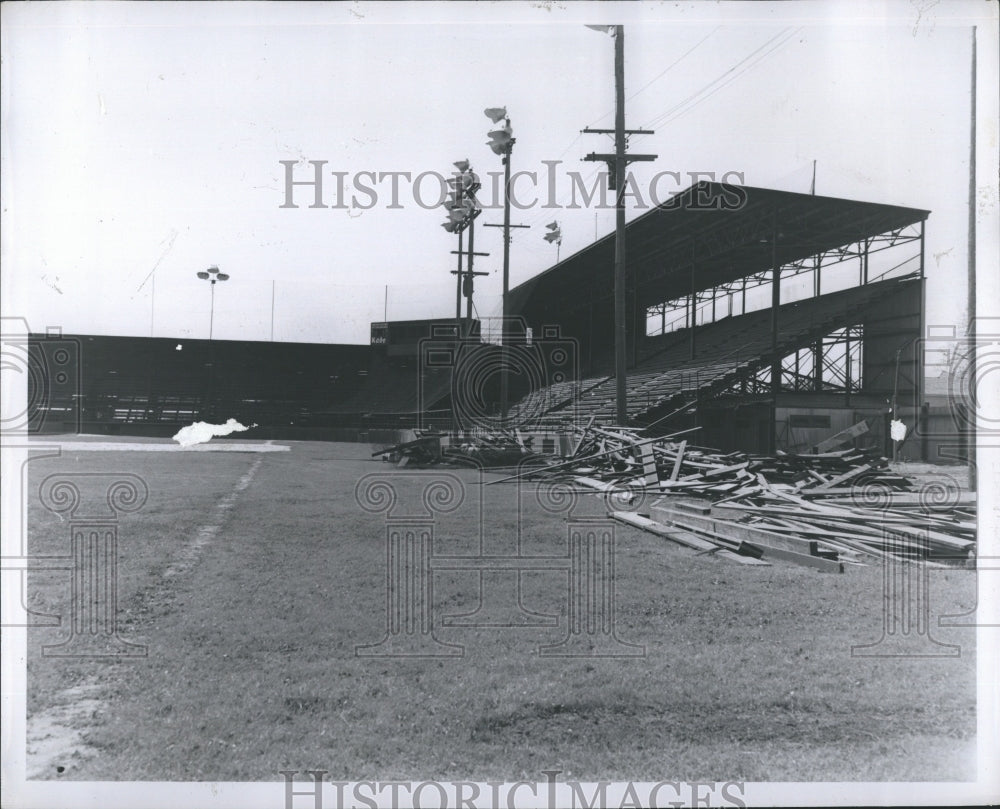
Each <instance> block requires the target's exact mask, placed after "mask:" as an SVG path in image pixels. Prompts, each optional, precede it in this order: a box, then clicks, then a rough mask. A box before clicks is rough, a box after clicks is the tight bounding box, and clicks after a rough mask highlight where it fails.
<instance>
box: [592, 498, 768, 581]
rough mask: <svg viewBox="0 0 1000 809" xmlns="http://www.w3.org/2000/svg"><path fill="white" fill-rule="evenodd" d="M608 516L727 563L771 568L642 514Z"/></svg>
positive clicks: (619, 512) (624, 513)
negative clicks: (710, 554) (670, 527)
mask: <svg viewBox="0 0 1000 809" xmlns="http://www.w3.org/2000/svg"><path fill="white" fill-rule="evenodd" d="M608 516H609V517H611V518H612V519H613V520H616V521H617V522H621V523H625V524H626V525H631V526H632V527H633V528H638V529H640V530H642V531H646V532H648V533H650V534H655V535H656V536H659V537H663V538H664V539H669V540H671V541H672V542H676V543H677V544H678V545H683V546H684V547H686V548H691V549H692V550H696V551H700V552H701V553H712V554H714V555H716V556H718V557H719V558H720V559H726V560H727V561H730V562H736V563H737V564H741V565H756V566H760V567H769V566H770V562H765V561H764V560H763V559H761V558H758V557H757V556H746V555H743V554H739V553H735V552H734V551H732V550H729V549H728V548H725V547H723V546H721V545H718V544H716V543H714V542H712V541H710V540H708V539H705V538H703V537H700V536H698V535H697V534H692V533H690V532H688V531H678V530H671V529H669V528H667V526H665V525H662V524H661V523H658V522H656V521H654V520H651V519H649V518H648V517H643V516H642V515H640V514H635V513H633V512H631V511H612V512H610V513H609V514H608Z"/></svg>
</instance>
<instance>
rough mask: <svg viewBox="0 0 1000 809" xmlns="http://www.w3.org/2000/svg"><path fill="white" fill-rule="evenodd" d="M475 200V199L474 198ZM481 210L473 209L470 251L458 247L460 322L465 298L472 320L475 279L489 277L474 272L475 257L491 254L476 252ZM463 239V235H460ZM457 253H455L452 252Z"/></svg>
mask: <svg viewBox="0 0 1000 809" xmlns="http://www.w3.org/2000/svg"><path fill="white" fill-rule="evenodd" d="M473 199H474V197H473ZM479 213H480V210H479V208H478V206H477V207H476V208H474V209H473V212H472V215H471V216H470V217H469V249H468V250H466V251H465V252H463V251H462V245H461V244H459V246H458V251H457V252H458V270H457V271H456V270H452V271H451V272H452V274H453V275H458V289H459V299H458V306H457V310H456V312H455V319H456V320H458V319H459V318H461V317H462V298H461V296H462V295H464V296H465V317H466V319H467V320H472V290H473V285H474V281H473V279H474V278H475V277H476V276H477V275H489V273H488V272H474V271H473V269H472V266H473V257H474V256H488V255H489V253H477V252H476V250H475V244H476V217H477V216H479ZM459 238H461V234H459ZM452 252H455V251H452ZM462 256H467V257H468V263H467V264H466V269H465V271H464V272H463V271H462Z"/></svg>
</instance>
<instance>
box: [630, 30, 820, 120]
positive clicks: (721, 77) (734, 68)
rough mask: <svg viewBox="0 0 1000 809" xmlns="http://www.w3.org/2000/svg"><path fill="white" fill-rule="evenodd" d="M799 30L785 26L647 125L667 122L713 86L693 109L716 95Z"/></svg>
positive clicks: (692, 106) (693, 105)
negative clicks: (767, 49) (757, 57)
mask: <svg viewBox="0 0 1000 809" xmlns="http://www.w3.org/2000/svg"><path fill="white" fill-rule="evenodd" d="M799 30H801V28H799V29H795V30H794V31H793V30H792V29H790V28H785V29H783V30H782V31H780V32H778V33H777V34H775V35H774V36H773V37H771V38H770V39H769V40H768V41H767V42H765V43H764V44H763V45H761V46H760V47H758V48H756V49H755V50H753V51H751V52H750V53H749V54H747V55H746V56H745V57H743V58H742V59H741V60H740V61H739V62H737V63H736V64H735V65H733V66H732V67H731V68H729V69H728V70H726V71H725V72H724V73H722V74H720V75H719V76H717V77H716V78H715V79H713V80H712V81H710V82H709V83H708V84H706V85H704V86H703V87H701V88H700V89H699V90H696V91H695V92H693V93H691V95H689V96H688V97H687V98H685V99H684V100H683V101H680V102H678V103H677V104H675V105H674V106H672V107H671V108H670V109H667V110H664V111H663V112H661V113H659V114H658V115H657V116H656V117H655V118H653V119H652V120H651V121H650V122H649V124H647V125H646V126H648V127H650V128H652V127H654V126H659V125H660V124H663V123H665V122H666V121H667V119H670V118H671V116H672V115H674V113H676V112H677V111H678V110H680V109H682V108H683V107H684V106H685V105H686V104H688V102H690V101H692V100H693V99H696V98H698V96H701V95H702V94H703V93H705V92H707V91H709V90H710V89H711V88H713V87H714V89H711V92H710V93H709V95H707V96H705V98H703V99H699V100H698V101H697V102H696V103H695V104H692V105H691V109H693V108H694V107H695V106H697V104H700V103H701V102H702V101H704V100H705V99H707V98H709V97H710V96H711V95H714V94H715V92H717V91H718V90H720V89H722V87H724V86H725V85H726V84H728V83H729V81H732V80H733V79H735V78H737V76H740V75H742V74H743V73H745V72H746V71H747V70H749V69H750V68H751V67H753V66H754V65H756V64H757V63H758V62H760V61H762V60H763V59H764V58H766V57H767V56H769V55H770V54H771V53H772V52H773V51H774V50H777V48H779V47H781V45H784V44H785V42H786V41H787V39H790V38H791V37H792V36H794V34H795V33H796V32H797V31H799ZM786 35H787V39H786V40H784V41H782V42H781V43H779V44H778V45H777V46H775V48H772V50H770V51H767V53H764V54H763V55H761V56H760V58H759V59H757V61H755V62H754V63H753V64H751V65H748V66H747V67H746V68H745V69H744V70H741V71H740V72H739V73H738V74H737V75H736V76H732V78H730V79H729V80H728V81H726V82H725V84H721V85H719V82H722V81H723V80H724V79H726V77H727V76H730V75H731V74H732V73H734V72H735V71H737V70H739V69H740V67H742V66H743V65H744V64H746V63H747V62H749V61H750V60H751V59H753V58H754V57H755V56H757V54H759V53H761V51H763V50H764V49H765V48H767V47H768V46H769V45H771V43H773V42H774V41H775V40H777V39H780V38H781V37H784V36H786ZM715 85H719V86H718V87H715ZM689 111H690V110H684V112H689Z"/></svg>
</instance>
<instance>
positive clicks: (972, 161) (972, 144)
mask: <svg viewBox="0 0 1000 809" xmlns="http://www.w3.org/2000/svg"><path fill="white" fill-rule="evenodd" d="M971 85H972V87H971V93H970V95H971V99H970V111H969V248H968V249H969V298H968V307H969V330H968V334H969V377H970V380H969V386H968V387H967V388H966V390H971V391H975V389H976V26H972V79H971ZM921 336H923V335H921ZM971 404H972V412H971V413H970V414H969V416H970V417H969V419H968V420H969V427H970V429H971V432H972V434H971V435H970V436H969V491H971V492H974V491H976V488H977V485H978V482H979V480H978V478H979V476H978V474H977V472H976V435H977V432H978V424H977V421H978V415H979V413H978V410H979V407H978V402H977V401H976V399H975V397H972V402H971Z"/></svg>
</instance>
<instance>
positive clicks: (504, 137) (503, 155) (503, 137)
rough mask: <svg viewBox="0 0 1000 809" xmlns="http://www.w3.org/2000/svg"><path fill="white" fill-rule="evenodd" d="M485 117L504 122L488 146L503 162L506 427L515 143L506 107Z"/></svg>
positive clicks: (502, 406) (502, 350) (503, 400)
mask: <svg viewBox="0 0 1000 809" xmlns="http://www.w3.org/2000/svg"><path fill="white" fill-rule="evenodd" d="M484 113H485V114H486V117H487V118H489V119H490V120H491V121H492V122H493V123H494V124H499V123H500V121H503V122H504V123H503V126H502V127H501V128H499V129H495V130H493V131H492V132H490V133H489V138H490V139H489V141H488V142H487V145H488V146H489V147H490V149H492V150H493V154H495V155H499V156H500V159H501V161H502V162H503V298H502V303H501V309H502V314H501V319H500V423H501V424H502V425H503V426H504V427H506V426H507V410H508V405H509V402H508V401H507V400H508V397H509V392H508V384H507V339H508V336H509V335H508V330H507V314H508V312H507V298H508V296H509V295H508V293H509V292H510V156H511V154H512V153H513V151H514V143H515V139H514V137H513V130H512V129H511V126H510V117H509V116H508V115H507V108H506V107H490V108H488V109H486V110H484Z"/></svg>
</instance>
